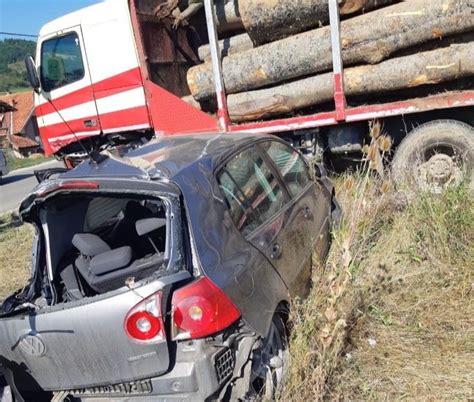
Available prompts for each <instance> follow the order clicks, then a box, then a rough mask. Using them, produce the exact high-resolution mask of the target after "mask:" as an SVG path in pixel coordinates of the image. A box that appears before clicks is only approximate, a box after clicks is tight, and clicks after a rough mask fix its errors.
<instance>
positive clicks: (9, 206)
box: [0, 161, 64, 213]
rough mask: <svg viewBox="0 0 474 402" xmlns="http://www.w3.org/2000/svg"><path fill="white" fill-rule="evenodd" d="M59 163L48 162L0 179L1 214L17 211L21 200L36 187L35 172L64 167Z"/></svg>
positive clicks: (16, 171) (11, 173)
mask: <svg viewBox="0 0 474 402" xmlns="http://www.w3.org/2000/svg"><path fill="white" fill-rule="evenodd" d="M63 166H64V165H63V164H62V163H61V162H58V161H52V162H46V163H43V164H41V165H36V166H32V167H30V168H25V169H19V170H14V171H13V172H10V173H9V174H8V175H6V176H5V177H3V178H1V179H0V213H2V212H8V211H12V210H14V209H17V208H18V206H19V204H20V202H21V200H22V199H23V198H24V197H26V196H27V195H28V193H29V192H30V191H31V190H32V189H33V187H35V186H36V184H38V183H37V181H36V177H35V176H34V174H33V171H34V170H38V169H48V168H52V167H63Z"/></svg>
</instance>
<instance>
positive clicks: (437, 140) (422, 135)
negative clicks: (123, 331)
mask: <svg viewBox="0 0 474 402" xmlns="http://www.w3.org/2000/svg"><path fill="white" fill-rule="evenodd" d="M473 165H474V129H473V128H472V127H471V126H469V125H468V124H465V123H462V122H460V121H457V120H435V121H432V122H429V123H426V124H423V125H421V126H419V127H417V128H415V129H414V130H412V131H411V132H410V133H409V134H408V136H407V137H406V138H405V139H404V140H403V141H402V143H401V144H400V146H399V147H398V149H397V151H396V153H395V157H394V159H393V162H392V173H393V177H394V180H395V182H396V183H397V184H398V185H399V186H404V185H407V184H408V185H409V186H411V187H415V188H416V189H421V190H424V191H430V192H433V193H441V192H442V191H443V190H444V189H446V188H447V187H449V186H457V185H459V184H461V183H462V182H465V183H466V185H467V186H468V187H469V189H470V190H471V191H472V190H473V186H474V178H473V174H474V166H473Z"/></svg>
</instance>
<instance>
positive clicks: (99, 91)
mask: <svg viewBox="0 0 474 402" xmlns="http://www.w3.org/2000/svg"><path fill="white" fill-rule="evenodd" d="M473 10H474V6H473V3H472V2H471V1H468V0H429V1H427V0H411V1H408V2H398V1H391V0H383V1H382V0H378V1H376V0H356V1H347V0H308V1H306V2H295V1H292V0H280V1H277V2H275V1H274V0H215V1H212V0H180V1H178V0H106V1H104V2H101V3H98V4H96V5H93V6H90V7H87V8H84V9H82V10H79V11H77V12H74V13H71V14H68V15H66V16H63V17H61V18H59V19H56V20H54V21H52V22H50V23H48V24H46V25H45V26H43V28H42V29H41V31H40V33H39V38H38V44H37V52H36V57H35V60H33V58H29V59H27V60H26V66H27V72H28V77H29V80H30V83H31V85H32V87H33V88H34V90H35V107H36V118H37V120H38V126H39V130H40V138H41V141H42V146H43V148H44V151H45V153H46V154H47V155H56V156H57V157H61V158H64V160H65V162H66V164H68V165H70V164H72V163H73V162H74V161H77V159H80V158H81V157H83V156H84V155H85V153H86V152H87V151H88V150H92V149H98V150H104V149H106V148H117V145H125V147H135V146H139V145H140V144H142V143H144V142H146V141H149V140H150V139H152V138H153V137H160V136H166V135H176V134H181V133H199V132H203V133H209V132H222V131H225V132H228V133H229V135H231V134H232V133H233V132H251V133H273V134H276V135H278V136H281V137H283V138H284V139H286V140H287V141H289V142H290V143H291V144H292V145H294V146H296V147H298V148H299V149H300V150H301V152H302V153H303V154H304V155H306V156H307V157H309V158H312V159H315V160H324V161H331V162H333V163H335V164H337V163H338V162H339V161H347V160H350V161H356V160H360V159H361V158H362V157H363V156H362V155H363V149H364V145H365V144H367V143H368V142H370V138H369V136H368V132H369V126H370V124H371V122H373V121H378V122H379V124H381V126H382V127H383V131H384V133H386V135H388V136H390V137H391V140H392V142H393V145H394V146H393V148H392V150H393V151H392V152H393V154H392V157H393V161H392V162H393V163H392V169H393V171H394V173H395V177H401V176H402V175H404V174H410V175H413V176H415V177H416V180H417V182H419V183H421V184H423V185H434V186H435V187H436V188H437V189H439V188H442V187H444V186H445V185H447V184H449V183H452V182H459V181H461V180H465V179H467V180H468V181H471V180H472V175H473V171H474V169H473V164H474V138H473V137H474V131H473V124H474V113H473V105H474V83H473V77H474V57H472V55H473V54H474V40H473V33H474V17H473V15H474V13H473Z"/></svg>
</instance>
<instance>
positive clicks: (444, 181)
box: [419, 153, 462, 193]
mask: <svg viewBox="0 0 474 402" xmlns="http://www.w3.org/2000/svg"><path fill="white" fill-rule="evenodd" d="M419 172H420V178H421V181H422V184H423V187H425V188H427V189H429V190H430V191H434V192H436V193H438V192H441V191H442V189H443V188H444V187H446V186H447V185H450V184H453V183H456V184H458V183H460V182H461V181H462V172H461V169H460V167H459V166H458V165H457V164H456V162H455V161H454V159H453V158H452V157H450V156H449V155H446V154H441V153H440V154H436V155H433V156H432V157H431V158H430V159H429V160H428V161H426V162H425V163H423V164H422V165H420V167H419Z"/></svg>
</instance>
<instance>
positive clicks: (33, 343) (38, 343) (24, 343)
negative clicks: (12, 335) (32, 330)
mask: <svg viewBox="0 0 474 402" xmlns="http://www.w3.org/2000/svg"><path fill="white" fill-rule="evenodd" d="M20 349H21V350H22V351H23V352H25V353H26V354H28V355H30V356H34V357H41V356H44V354H45V352H46V346H45V344H44V342H43V341H42V340H41V338H40V337H39V335H36V334H28V335H25V336H24V337H23V338H21V340H20Z"/></svg>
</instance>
